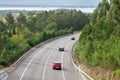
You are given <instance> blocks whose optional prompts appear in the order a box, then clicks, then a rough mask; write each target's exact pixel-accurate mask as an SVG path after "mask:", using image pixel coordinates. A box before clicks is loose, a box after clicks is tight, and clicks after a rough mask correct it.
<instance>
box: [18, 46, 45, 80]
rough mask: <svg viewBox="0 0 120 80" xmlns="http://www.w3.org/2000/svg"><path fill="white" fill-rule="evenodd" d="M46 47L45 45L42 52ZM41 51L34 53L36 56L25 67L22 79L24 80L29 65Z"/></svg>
mask: <svg viewBox="0 0 120 80" xmlns="http://www.w3.org/2000/svg"><path fill="white" fill-rule="evenodd" d="M45 48H46V47H44V48H43V49H41V50H40V52H41V51H42V50H44V49H45ZM40 52H37V53H36V55H34V57H33V58H32V59H31V60H30V62H29V63H28V65H27V67H26V68H25V70H24V72H23V73H22V76H21V77H20V80H22V78H23V76H24V75H25V73H26V71H27V69H28V67H29V66H30V64H31V63H32V61H33V60H34V59H35V58H36V56H37V55H38V54H39V53H40Z"/></svg>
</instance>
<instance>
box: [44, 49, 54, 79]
mask: <svg viewBox="0 0 120 80" xmlns="http://www.w3.org/2000/svg"><path fill="white" fill-rule="evenodd" d="M53 52H54V50H53V51H52V52H51V53H53ZM51 53H49V56H48V58H47V60H46V63H45V67H44V69H43V76H42V80H44V79H45V70H46V67H47V63H48V60H49V58H50V56H51V55H52V54H51Z"/></svg>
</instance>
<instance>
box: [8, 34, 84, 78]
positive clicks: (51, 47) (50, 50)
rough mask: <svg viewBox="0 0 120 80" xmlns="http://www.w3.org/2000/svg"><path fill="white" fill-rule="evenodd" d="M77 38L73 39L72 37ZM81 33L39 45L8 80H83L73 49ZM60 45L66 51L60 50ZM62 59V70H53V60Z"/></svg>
mask: <svg viewBox="0 0 120 80" xmlns="http://www.w3.org/2000/svg"><path fill="white" fill-rule="evenodd" d="M73 36H74V37H75V40H71V37H73ZM78 37H79V34H75V35H70V36H66V37H62V38H59V39H56V40H53V41H51V42H48V43H47V44H44V45H43V46H42V47H39V48H38V49H37V50H36V51H35V52H33V53H32V54H31V55H30V56H28V57H27V58H26V59H25V60H24V61H23V62H22V63H21V64H20V65H19V66H18V67H17V68H16V69H15V70H14V71H13V72H12V73H11V74H10V75H9V76H8V78H7V80H82V79H81V78H80V75H78V73H77V72H76V71H75V70H74V67H73V65H72V61H71V49H72V46H73V44H74V43H75V42H76V40H78ZM60 46H64V47H65V51H63V52H60V51H58V49H59V47H60ZM53 61H61V62H62V70H53V69H52V62H53Z"/></svg>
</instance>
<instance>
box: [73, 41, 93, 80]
mask: <svg viewBox="0 0 120 80" xmlns="http://www.w3.org/2000/svg"><path fill="white" fill-rule="evenodd" d="M76 43H77V41H76V42H75V43H74V45H73V47H72V56H71V58H72V63H73V65H74V67H75V69H76V71H78V73H79V74H80V75H81V73H82V74H83V75H84V76H85V77H86V78H87V79H89V80H94V79H93V78H92V77H90V76H89V75H88V74H86V73H85V72H84V71H82V70H81V69H80V66H79V65H78V66H77V65H76V64H75V63H74V60H73V57H74V48H75V45H76ZM83 80H85V79H83Z"/></svg>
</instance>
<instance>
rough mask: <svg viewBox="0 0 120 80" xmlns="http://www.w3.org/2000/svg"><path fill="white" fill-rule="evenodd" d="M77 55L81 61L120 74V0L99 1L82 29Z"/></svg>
mask: <svg viewBox="0 0 120 80" xmlns="http://www.w3.org/2000/svg"><path fill="white" fill-rule="evenodd" d="M76 56H77V58H78V60H79V62H83V63H84V64H87V65H89V66H99V67H103V68H106V69H110V70H113V71H116V72H115V73H116V75H117V76H120V0H111V1H110V3H109V2H108V1H107V0H103V1H102V2H101V3H99V5H98V6H97V8H96V9H95V10H94V13H93V15H92V18H91V21H90V23H89V24H87V25H86V26H85V27H84V29H83V30H82V34H81V36H80V38H79V41H78V44H77V47H76ZM112 80H113V79H112Z"/></svg>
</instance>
